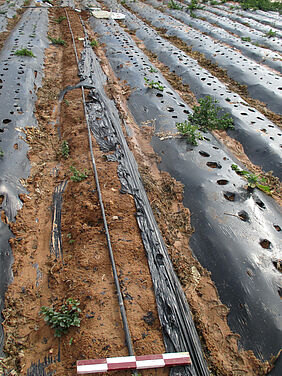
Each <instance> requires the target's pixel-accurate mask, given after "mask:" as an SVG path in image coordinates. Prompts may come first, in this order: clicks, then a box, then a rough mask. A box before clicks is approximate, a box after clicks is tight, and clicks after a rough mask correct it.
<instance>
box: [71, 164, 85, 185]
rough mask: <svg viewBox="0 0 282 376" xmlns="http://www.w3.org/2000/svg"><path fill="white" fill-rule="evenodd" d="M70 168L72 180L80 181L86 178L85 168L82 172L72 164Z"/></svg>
mask: <svg viewBox="0 0 282 376" xmlns="http://www.w3.org/2000/svg"><path fill="white" fill-rule="evenodd" d="M70 170H71V172H72V173H73V175H72V176H71V180H72V181H76V182H80V181H82V180H85V179H87V178H88V172H87V170H84V172H82V171H79V170H77V169H76V168H75V167H74V166H71V167H70Z"/></svg>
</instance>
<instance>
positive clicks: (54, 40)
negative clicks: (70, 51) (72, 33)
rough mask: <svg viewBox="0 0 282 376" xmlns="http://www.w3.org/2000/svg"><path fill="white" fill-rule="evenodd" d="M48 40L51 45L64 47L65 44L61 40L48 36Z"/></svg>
mask: <svg viewBox="0 0 282 376" xmlns="http://www.w3.org/2000/svg"><path fill="white" fill-rule="evenodd" d="M48 39H49V40H50V41H51V43H52V44H58V45H59V46H65V44H66V42H65V41H64V40H63V39H61V38H58V39H56V38H52V37H50V36H48Z"/></svg>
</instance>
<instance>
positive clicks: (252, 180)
mask: <svg viewBox="0 0 282 376" xmlns="http://www.w3.org/2000/svg"><path fill="white" fill-rule="evenodd" d="M231 168H232V170H233V171H235V172H237V174H238V175H241V176H244V177H245V178H246V179H247V181H248V188H249V190H253V189H254V188H258V189H260V190H261V191H263V192H265V193H271V190H270V188H269V187H268V186H267V185H264V184H261V183H265V182H266V179H265V178H263V177H262V176H261V175H255V174H252V173H251V172H248V171H245V170H241V169H240V168H239V167H238V166H237V165H236V164H233V165H231Z"/></svg>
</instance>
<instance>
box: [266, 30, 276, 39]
mask: <svg viewBox="0 0 282 376" xmlns="http://www.w3.org/2000/svg"><path fill="white" fill-rule="evenodd" d="M264 36H265V37H267V38H275V37H276V31H273V30H272V29H270V30H269V31H268V32H267V33H265V34H264Z"/></svg>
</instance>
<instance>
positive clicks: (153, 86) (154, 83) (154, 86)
mask: <svg viewBox="0 0 282 376" xmlns="http://www.w3.org/2000/svg"><path fill="white" fill-rule="evenodd" d="M144 80H145V83H146V86H148V87H149V88H150V89H157V90H160V91H163V90H164V87H163V86H162V85H161V84H160V83H159V82H157V81H153V80H151V81H150V80H149V79H148V78H147V77H144Z"/></svg>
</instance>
